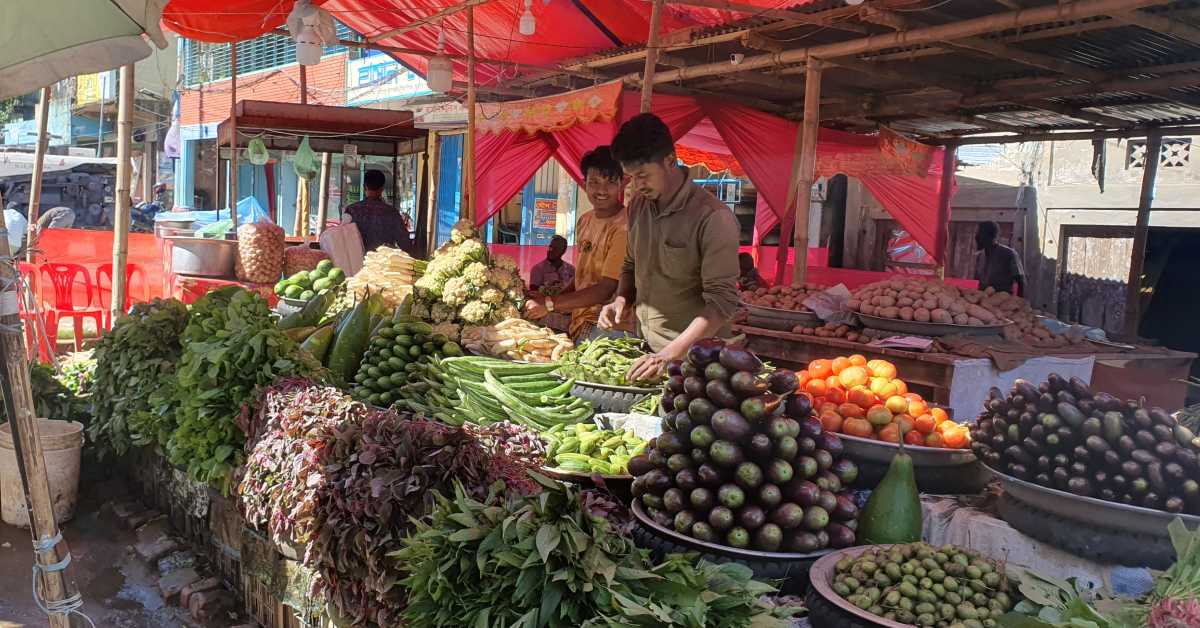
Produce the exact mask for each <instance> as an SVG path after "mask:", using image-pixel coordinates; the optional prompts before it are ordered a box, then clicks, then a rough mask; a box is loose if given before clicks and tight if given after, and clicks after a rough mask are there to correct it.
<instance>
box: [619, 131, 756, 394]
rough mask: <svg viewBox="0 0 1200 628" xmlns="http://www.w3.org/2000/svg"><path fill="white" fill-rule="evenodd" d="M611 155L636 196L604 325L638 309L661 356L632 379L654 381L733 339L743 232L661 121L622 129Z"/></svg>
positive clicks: (650, 358) (638, 367)
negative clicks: (686, 164) (700, 344)
mask: <svg viewBox="0 0 1200 628" xmlns="http://www.w3.org/2000/svg"><path fill="white" fill-rule="evenodd" d="M612 152H613V155H614V156H615V157H616V158H617V161H618V162H620V164H621V168H622V169H623V170H624V171H625V174H626V175H627V176H629V177H630V178H631V179H632V182H633V187H634V190H635V194H634V196H633V198H632V199H630V202H629V246H628V251H627V253H626V255H625V263H624V265H623V267H622V272H621V279H620V281H619V282H618V285H617V292H616V296H615V298H614V299H613V301H612V303H609V304H608V305H606V306H604V308H603V309H602V310H601V311H600V319H599V325H600V327H603V328H606V329H611V328H613V327H614V326H615V325H617V324H618V323H619V322H621V321H623V320H624V319H625V318H626V317H627V316H629V314H630V310H631V309H636V315H637V320H638V324H639V329H640V331H641V334H642V336H643V337H645V338H646V341H647V342H648V343H649V345H650V349H651V350H653V351H654V353H651V354H648V355H646V356H643V357H642V358H639V359H638V360H637V361H636V362H634V364H633V366H632V367H631V368H630V370H629V374H628V376H627V379H628V380H629V381H638V380H653V379H656V378H657V377H658V376H659V375H660V374H661V373H662V371H663V368H664V367H665V366H666V364H667V362H670V361H671V360H676V359H679V358H682V357H683V356H684V354H685V353H686V352H687V350H688V348H689V347H691V346H692V344H693V343H695V342H696V341H697V340H700V339H702V338H708V337H710V336H728V335H730V333H731V329H730V325H729V321H730V319H732V318H733V315H734V313H735V311H736V310H737V307H738V300H739V295H738V291H737V279H738V241H739V238H740V234H741V230H740V228H739V226H738V222H737V219H736V218H734V216H733V212H731V211H729V207H727V206H726V205H725V204H724V203H722V202H721V201H719V200H717V199H716V197H714V196H713V195H712V194H710V193H709V192H707V191H705V190H704V189H702V188H700V187H699V186H697V185H696V184H695V183H692V181H691V180H690V179H688V175H687V171H686V170H684V169H682V168H680V167H679V165H678V164H679V160H678V159H677V158H676V156H675V144H674V141H673V140H672V139H671V132H670V129H668V128H667V125H666V124H664V123H663V121H662V120H660V119H659V118H658V117H657V116H655V115H653V114H649V113H643V114H640V115H637V116H634V117H633V118H631V119H630V120H629V121H628V122H626V123H625V124H623V125H622V126H621V130H620V131H619V132H618V133H617V136H616V137H615V138H613V142H612Z"/></svg>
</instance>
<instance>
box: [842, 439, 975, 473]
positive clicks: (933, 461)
mask: <svg viewBox="0 0 1200 628" xmlns="http://www.w3.org/2000/svg"><path fill="white" fill-rule="evenodd" d="M837 436H838V438H840V439H842V444H843V446H844V449H845V453H846V455H848V456H850V457H851V458H856V459H858V460H867V461H871V462H879V463H883V464H891V462H892V458H893V457H894V456H895V455H896V453H897V452H899V451H900V447H899V445H896V444H894V443H888V442H884V441H881V440H875V439H872V438H863V437H861V436H851V435H849V434H838V435H837ZM904 451H905V452H907V453H908V455H909V456H911V457H912V459H913V465H914V466H917V467H961V466H963V465H968V464H971V463H973V462H978V459H977V458H976V457H975V453H974V452H972V451H971V450H970V449H943V448H941V447H923V446H920V445H905V446H904Z"/></svg>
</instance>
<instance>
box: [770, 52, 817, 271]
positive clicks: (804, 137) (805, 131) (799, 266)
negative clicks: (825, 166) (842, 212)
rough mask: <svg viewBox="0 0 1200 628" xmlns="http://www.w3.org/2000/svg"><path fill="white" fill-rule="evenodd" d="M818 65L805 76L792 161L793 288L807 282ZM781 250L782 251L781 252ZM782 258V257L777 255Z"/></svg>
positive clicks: (814, 171)
mask: <svg viewBox="0 0 1200 628" xmlns="http://www.w3.org/2000/svg"><path fill="white" fill-rule="evenodd" d="M822 74H823V71H822V67H821V64H820V63H819V62H810V63H809V66H808V71H807V72H805V74H804V120H803V122H801V123H800V145H799V147H800V151H799V154H797V155H795V157H794V159H795V160H797V161H798V162H799V163H798V164H797V165H796V172H795V175H796V176H795V179H796V190H795V192H794V194H795V196H794V197H793V198H794V200H795V202H794V203H793V204H792V207H794V208H795V212H796V228H795V229H796V234H795V242H794V244H793V245H792V246H793V247H794V250H795V251H796V261H795V262H794V263H793V266H792V285H793V286H802V285H804V282H805V281H806V280H807V279H808V226H809V225H808V216H809V206H810V205H811V204H812V186H813V180H814V179H815V178H816V172H817V134H818V133H819V132H820V129H821V75H822ZM789 193H791V192H790V191H789ZM780 250H781V251H782V250H783V249H782V248H781V249H780ZM780 257H781V258H783V257H784V255H782V254H781V255H780Z"/></svg>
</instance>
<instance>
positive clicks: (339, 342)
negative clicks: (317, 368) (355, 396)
mask: <svg viewBox="0 0 1200 628" xmlns="http://www.w3.org/2000/svg"><path fill="white" fill-rule="evenodd" d="M370 325H371V314H370V312H368V311H367V302H366V301H359V302H358V304H357V305H355V306H354V309H352V310H350V315H349V316H347V317H346V318H345V319H343V320H342V323H341V326H340V327H339V329H338V331H337V337H336V338H335V339H334V341H333V347H331V348H330V350H329V370H330V371H331V372H332V373H333V376H334V377H335V378H337V380H338V381H340V382H345V381H347V380H349V379H350V378H352V377H354V374H355V372H356V371H357V370H358V365H359V363H360V362H361V361H362V356H363V353H365V352H366V350H367V341H368V336H369V334H370V333H371V328H370Z"/></svg>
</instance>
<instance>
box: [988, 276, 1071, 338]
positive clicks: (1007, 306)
mask: <svg viewBox="0 0 1200 628" xmlns="http://www.w3.org/2000/svg"><path fill="white" fill-rule="evenodd" d="M983 294H984V295H985V296H984V298H983V301H982V302H981V303H980V305H982V306H983V307H985V308H987V309H988V311H990V312H991V313H993V314H995V315H996V317H997V318H1004V319H1008V320H1010V321H1012V324H1011V325H1006V326H1005V327H1004V339H1005V340H1010V341H1013V342H1022V343H1025V344H1027V345H1030V346H1032V347H1043V348H1053V347H1066V346H1069V345H1071V344H1073V343H1075V342H1083V340H1082V339H1079V340H1072V339H1071V338H1068V337H1067V336H1064V335H1062V334H1056V333H1054V332H1052V331H1050V330H1049V329H1046V328H1045V327H1044V326H1043V325H1042V324H1041V323H1040V322H1039V321H1038V319H1037V312H1036V311H1034V309H1033V308H1032V307H1031V306H1030V305H1029V301H1026V300H1025V299H1022V298H1021V297H1018V296H1013V295H1011V294H1008V293H1007V292H995V291H994V290H992V289H991V288H988V289H987V290H984V291H983Z"/></svg>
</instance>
